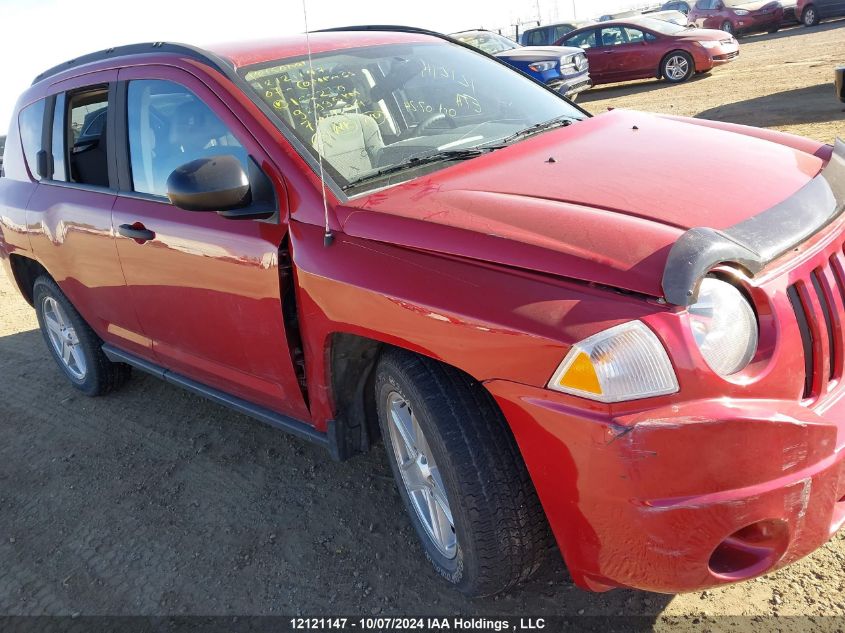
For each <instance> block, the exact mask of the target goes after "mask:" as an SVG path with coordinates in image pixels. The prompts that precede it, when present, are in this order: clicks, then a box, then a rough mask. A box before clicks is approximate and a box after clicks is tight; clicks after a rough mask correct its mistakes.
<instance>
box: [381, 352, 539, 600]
mask: <svg viewBox="0 0 845 633" xmlns="http://www.w3.org/2000/svg"><path fill="white" fill-rule="evenodd" d="M375 396H376V399H377V400H376V402H377V407H378V417H379V424H380V426H381V432H382V437H383V438H384V442H385V446H386V450H387V455H388V460H389V461H390V466H391V469H392V470H393V474H394V477H395V479H396V483H397V486H398V488H399V493H400V496H401V497H402V500H403V502H404V504H405V507H406V509H407V511H408V515H409V517H410V520H411V523H412V524H413V526H414V528H415V530H416V532H417V535H418V536H419V539H420V541H421V544H422V546H423V550H424V552H425V555H426V557H427V558H428V559H429V560H430V561H431V563H432V564H433V565H434V568H435V569H436V570H437V572H438V573H439V574H440V575H441V576H443V577H444V578H445V579H446V580H448V581H449V582H450V583H452V584H453V585H455V586H456V587H457V588H458V589H459V590H460V591H462V592H463V593H465V594H467V595H472V596H487V595H493V594H496V593H499V592H501V591H504V590H506V589H508V588H510V587H512V586H514V585H516V584H517V583H519V582H522V581H524V580H526V579H528V578H529V577H530V576H531V575H532V574H533V573H534V572H535V571H536V570H537V569H538V568H539V567H540V565H541V563H542V562H543V560H544V558H545V555H546V552H547V550H548V546H549V542H550V541H549V530H548V525H547V523H546V519H545V516H544V514H543V511H542V509H541V507H540V503H539V501H538V499H537V494H536V492H535V490H534V487H533V484H532V483H531V479H530V477H529V475H528V471H527V469H526V467H525V464H524V462H523V461H522V456H521V455H520V453H519V449H518V448H517V446H516V443H515V441H514V439H513V437H512V436H511V434H510V430H509V428H508V426H507V422H506V421H505V419H504V417H503V415H502V413H501V412H500V411H499V409H498V407H497V406H496V405H495V402H494V401H493V399H492V397H491V396H490V394H489V393H488V392H487V391H486V390H485V389H484V388H483V387H482V386H481V385H479V384H478V383H477V382H475V381H473V380H472V379H471V378H470V377H468V376H466V375H465V374H463V373H461V372H459V371H457V370H455V369H453V368H450V367H447V366H444V365H442V364H440V363H438V362H436V361H433V360H431V359H428V358H423V357H419V356H416V355H414V354H411V353H409V352H404V351H402V350H391V351H388V352H387V353H385V355H384V356H383V357H382V358H381V360H380V362H379V365H378V369H377V371H376V379H375Z"/></svg>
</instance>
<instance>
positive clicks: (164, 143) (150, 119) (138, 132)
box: [128, 79, 248, 196]
mask: <svg viewBox="0 0 845 633" xmlns="http://www.w3.org/2000/svg"><path fill="white" fill-rule="evenodd" d="M128 127H129V156H130V162H131V166H132V186H133V189H134V190H135V191H136V192H138V193H146V194H151V195H155V196H165V195H167V179H168V177H169V176H170V174H171V173H173V170H175V169H176V168H177V167H179V166H181V165H184V164H185V163H189V162H191V161H193V160H197V159H200V158H208V157H211V156H220V155H223V154H231V155H233V156H235V157H236V158H238V159H239V160H240V161H241V164H242V165H243V167H244V171H246V170H247V169H248V165H247V155H246V151H245V150H244V148H243V147H242V146H241V144H240V143H239V142H238V141H237V139H236V138H235V137H234V135H233V134H232V132H231V131H230V130H229V128H228V127H226V125H225V124H224V123H223V122H222V121H221V120H220V118H219V117H218V116H217V115H216V114H214V112H213V111H212V110H211V108H209V107H208V106H207V105H206V104H205V103H203V102H202V101H201V100H200V99H199V97H197V96H196V95H195V94H194V93H193V92H191V91H190V90H188V89H187V88H185V87H184V86H180V85H178V84H175V83H173V82H170V81H162V80H157V79H155V80H152V79H150V80H148V79H144V80H139V81H132V82H130V83H129V97H128Z"/></svg>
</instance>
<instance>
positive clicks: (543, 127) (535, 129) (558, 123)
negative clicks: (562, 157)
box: [496, 114, 580, 145]
mask: <svg viewBox="0 0 845 633" xmlns="http://www.w3.org/2000/svg"><path fill="white" fill-rule="evenodd" d="M576 121H580V119H576V118H574V117H571V116H569V115H566V114H565V115H563V116H558V117H555V118H554V119H549V120H548V121H543V122H541V123H535V124H534V125H532V126H530V127H527V128H525V129H524V130H520V131H519V132H516V133H515V134H511V135H510V136H506V137H505V138H503V139H501V140H499V141H496V142H497V143H500V144H502V145H510V144H511V143H516V142H517V141H522V140H524V139H526V138H528V137H529V136H534V135H535V134H539V133H540V132H546V131H548V130H553V129H554V128H556V127H566V126H568V125H572V124H573V123H575V122H576Z"/></svg>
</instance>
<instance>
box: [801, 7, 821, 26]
mask: <svg viewBox="0 0 845 633" xmlns="http://www.w3.org/2000/svg"><path fill="white" fill-rule="evenodd" d="M801 22H802V23H803V24H804V26H816V24H818V23H819V12H818V10H817V9H816V7H814V6H813V5H812V4H811V5H810V6H808V7H805V8H804V13H802V14H801Z"/></svg>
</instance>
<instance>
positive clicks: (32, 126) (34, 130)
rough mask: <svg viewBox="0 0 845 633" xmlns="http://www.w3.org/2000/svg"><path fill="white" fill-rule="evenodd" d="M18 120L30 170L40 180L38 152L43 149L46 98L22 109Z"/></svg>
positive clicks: (24, 152)
mask: <svg viewBox="0 0 845 633" xmlns="http://www.w3.org/2000/svg"><path fill="white" fill-rule="evenodd" d="M18 122H19V124H20V130H21V144H22V145H23V154H24V157H25V158H26V164H27V166H28V167H29V172H30V173H31V174H32V177H33V178H35V179H36V180H40V179H41V176H39V174H38V160H37V156H38V152H39V151H41V134H42V132H43V126H44V99H41V101H36V102H35V103H33V104H32V105H28V106H27V107H26V108H24V109H23V110H21V113H20V117H19V119H18Z"/></svg>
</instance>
